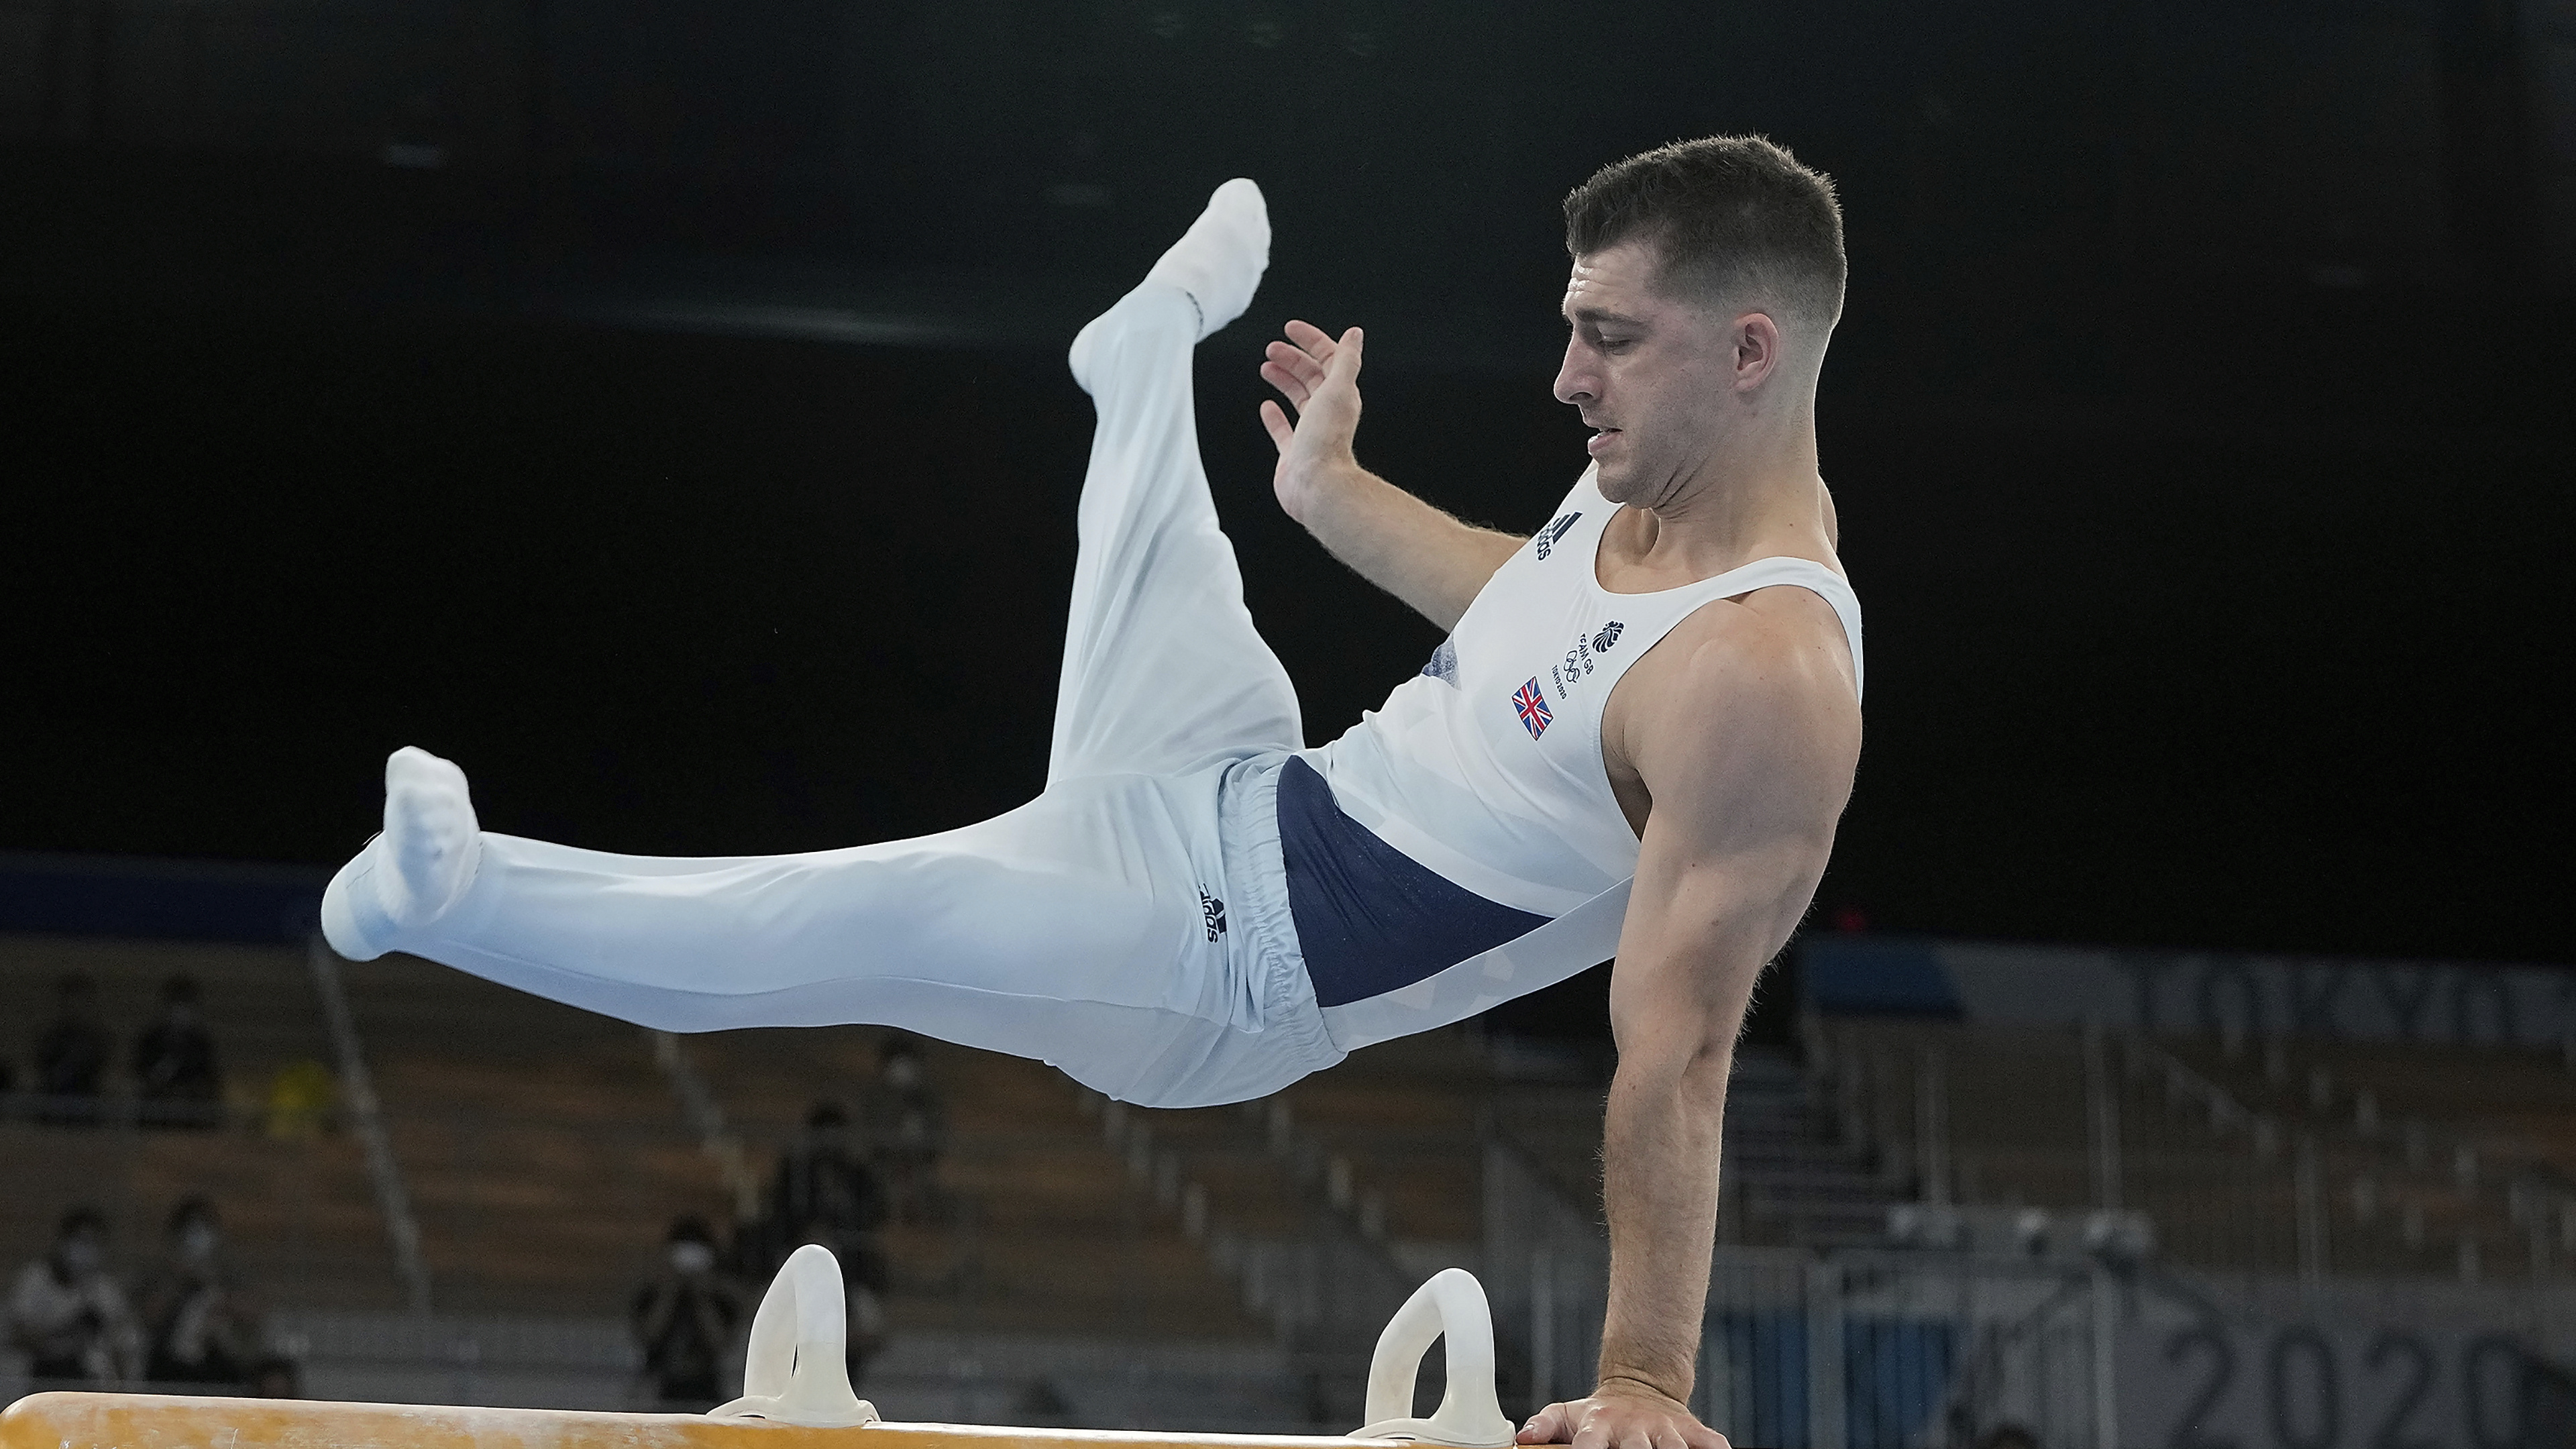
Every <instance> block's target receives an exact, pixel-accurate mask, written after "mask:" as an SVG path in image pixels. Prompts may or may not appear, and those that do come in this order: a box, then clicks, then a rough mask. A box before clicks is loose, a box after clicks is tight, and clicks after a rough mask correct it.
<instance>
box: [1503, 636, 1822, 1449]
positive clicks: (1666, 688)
mask: <svg viewBox="0 0 2576 1449" xmlns="http://www.w3.org/2000/svg"><path fill="white" fill-rule="evenodd" d="M1671 642H1674V643H1680V642H1682V641H1681V640H1679V639H1675V640H1673V641H1671ZM1633 677H1634V676H1633V674H1632V678H1633ZM1637 682H1639V683H1645V682H1646V681H1644V680H1639V681H1637ZM1654 682H1655V683H1656V685H1657V686H1658V688H1657V689H1656V690H1655V691H1654V692H1653V693H1651V694H1647V695H1643V696H1641V697H1640V698H1639V699H1638V700H1637V702H1636V705H1635V707H1634V708H1633V709H1631V710H1629V711H1626V712H1625V713H1626V715H1627V718H1626V720H1625V721H1624V722H1623V724H1622V725H1621V727H1620V728H1619V730H1618V732H1617V735H1616V736H1614V738H1613V740H1612V748H1613V749H1614V750H1617V751H1620V752H1621V753H1623V754H1624V755H1625V756H1626V758H1627V761H1628V763H1629V764H1630V765H1632V766H1633V767H1634V768H1635V770H1636V771H1637V774H1638V776H1639V778H1640V779H1641V780H1642V781H1643V782H1644V784H1645V785H1646V787H1647V789H1648V791H1649V792H1650V793H1651V795H1652V797H1653V802H1654V803H1653V806H1652V808H1651V810H1650V812H1649V813H1648V815H1647V820H1646V827H1645V831H1644V834H1643V837H1642V840H1641V842H1640V846H1639V852H1638V860H1637V879H1636V885H1635V888H1634V890H1633V893H1632V894H1631V896H1630V898H1629V904H1628V915H1627V920H1626V922H1625V924H1624V925H1623V927H1622V929H1621V932H1620V938H1619V956H1618V960H1617V962H1616V964H1615V965H1614V966H1613V967H1612V970H1611V977H1610V1026H1611V1032H1612V1035H1613V1037H1614V1038H1615V1039H1616V1041H1617V1043H1618V1048H1619V1066H1618V1070H1617V1071H1616V1073H1615V1074H1614V1075H1613V1076H1612V1078H1611V1083H1610V1100H1609V1105H1608V1108H1607V1110H1606V1112H1605V1114H1604V1117H1603V1123H1602V1166H1603V1186H1602V1197H1603V1204H1604V1206H1605V1207H1606V1209H1607V1211H1608V1217H1609V1223H1610V1295H1609V1306H1608V1316H1607V1318H1606V1319H1605V1321H1604V1322H1603V1325H1602V1334H1601V1362H1600V1378H1599V1382H1598V1385H1597V1386H1596V1387H1595V1388H1594V1390H1593V1392H1592V1394H1591V1396H1590V1397H1588V1398H1585V1399H1581V1400H1577V1401H1575V1402H1572V1403H1566V1404H1551V1405H1549V1406H1547V1407H1546V1408H1544V1409H1541V1410H1540V1411H1539V1413H1538V1414H1537V1415H1535V1416H1534V1417H1533V1418H1531V1420H1530V1421H1529V1423H1528V1424H1527V1425H1526V1426H1525V1427H1524V1428H1523V1429H1522V1430H1521V1433H1520V1441H1521V1442H1522V1443H1524V1444H1545V1443H1563V1444H1572V1445H1574V1446H1576V1449H1726V1443H1727V1441H1726V1440H1725V1438H1724V1437H1723V1436H1722V1435H1721V1434H1719V1433H1717V1432H1716V1431H1715V1430H1712V1429H1711V1428H1709V1427H1707V1426H1705V1425H1702V1424H1701V1423H1700V1422H1699V1421H1698V1420H1697V1419H1696V1418H1694V1417H1692V1415H1691V1413H1690V1410H1689V1409H1688V1407H1687V1405H1688V1403H1689V1401H1690V1393H1691V1380H1692V1375H1693V1372H1694V1368H1695V1364H1696V1360H1697V1357H1698V1350H1699V1341H1700V1319H1701V1315H1702V1312H1703V1309H1704V1307H1705V1304H1706V1301H1707V1295H1708V1274H1709V1260H1710V1256H1711V1251H1712V1248H1713V1246H1714V1244H1715V1241H1716V1236H1717V1204H1718V1181H1717V1175H1718V1151H1719V1142H1720V1128H1721V1124H1722V1122H1723V1119H1724V1116H1725V1110H1726V1082H1727V1075H1728V1072H1729V1071H1730V1070H1731V1068H1732V1067H1733V1064H1734V1057H1735V1040H1736V1035H1737V1033H1738V1032H1739V1031H1741V1030H1742V1028H1743V1024H1744V1014H1745V1010H1746V1007H1747V1005H1748V1004H1749V1003H1750V1001H1751V999H1752V994H1753V985H1754V981H1755V978H1756V977H1758V976H1759V975H1760V974H1761V970H1762V967H1763V964H1764V963H1765V962H1767V961H1768V960H1770V958H1771V957H1772V956H1773V955H1775V954H1776V953H1777V952H1778V951H1779V950H1780V948H1781V947H1782V946H1783V945H1784V944H1785V943H1786V942H1787V940H1788V937H1789V933H1790V932H1791V931H1792V930H1793V929H1795V928H1796V926H1797V923H1798V919H1799V917H1800V916H1802V915H1804V914H1805V912H1806V909H1807V905H1808V902H1809V901H1810V900H1812V899H1813V898H1814V895H1815V890H1816V884H1817V882H1818V881H1819V880H1820V879H1821V878H1822V877H1823V874H1824V868H1825V859H1826V856H1827V854H1828V853H1829V852H1830V851H1831V849H1832V846H1833V833H1834V824H1835V821H1836V819H1837V818H1838V817H1839V816H1840V815H1841V813H1842V807H1843V803H1844V801H1845V800H1846V799H1847V798H1848V797H1849V794H1850V791H1851V779H1852V770H1853V766H1854V764H1855V762H1856V760H1857V757H1858V754H1859V733H1860V714H1859V708H1858V706H1857V704H1856V703H1854V702H1853V701H1852V696H1851V686H1850V684H1849V683H1848V680H1847V678H1845V677H1844V676H1842V675H1841V674H1840V673H1839V672H1838V671H1836V670H1833V669H1831V668H1821V667H1817V666H1815V665H1814V664H1813V663H1812V662H1811V659H1810V658H1807V657H1802V656H1801V655H1800V654H1799V653H1798V652H1797V651H1795V650H1793V649H1792V648H1790V647H1788V646H1786V645H1784V644H1781V643H1779V642H1777V641H1776V640H1774V639H1772V638H1770V637H1769V636H1767V635H1766V634H1765V632H1764V631H1762V630H1761V629H1759V628H1758V627H1756V628H1755V629H1752V630H1750V631H1740V632H1739V634H1738V635H1737V637H1726V638H1718V639H1714V640H1709V641H1707V642H1703V643H1701V644H1699V645H1698V646H1697V647H1696V648H1694V649H1693V650H1692V651H1691V653H1690V654H1689V656H1688V657H1687V658H1685V659H1683V660H1678V661H1674V665H1673V667H1670V668H1666V669H1660V670H1658V671H1657V673H1656V677H1655V681H1654ZM1623 744H1624V745H1625V746H1626V747H1625V748H1624V749H1623V748H1622V746H1623Z"/></svg>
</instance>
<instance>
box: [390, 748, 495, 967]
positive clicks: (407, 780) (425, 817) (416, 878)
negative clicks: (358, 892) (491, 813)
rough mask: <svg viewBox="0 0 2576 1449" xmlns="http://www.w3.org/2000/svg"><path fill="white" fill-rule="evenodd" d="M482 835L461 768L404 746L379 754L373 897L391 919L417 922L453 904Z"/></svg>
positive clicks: (478, 853)
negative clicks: (380, 794)
mask: <svg viewBox="0 0 2576 1449" xmlns="http://www.w3.org/2000/svg"><path fill="white" fill-rule="evenodd" d="M482 837H483V832H482V830H481V828H480V827H479V826H478V825H477V824H476V822H475V819H474V800H473V797H472V796H471V795H470V794H468V793H467V791H466V788H465V772H464V771H463V770H460V769H458V768H456V766H455V765H453V764H451V763H450V762H448V761H446V760H442V759H440V758H439V757H438V756H436V755H433V754H431V753H430V752H429V751H427V750H424V749H420V748H417V747H416V746H412V745H405V746H403V747H402V748H401V749H399V750H396V751H394V752H393V753H392V754H391V755H389V756H387V757H386V759H385V833H384V835H383V836H382V837H381V838H380V839H379V840H378V841H377V842H376V848H377V849H378V851H380V852H381V853H382V859H383V864H382V865H381V866H380V867H379V868H378V870H377V872H376V898H377V899H378V900H379V901H381V902H382V903H383V905H384V908H385V914H386V915H387V916H389V917H391V918H392V919H393V922H394V924H396V925H398V926H402V927H404V928H405V929H410V928H412V927H416V926H425V925H427V924H429V923H430V922H431V921H432V920H434V919H436V918H437V917H438V915H439V913H441V912H443V911H445V910H446V909H447V908H448V907H449V906H452V905H454V904H456V902H457V900H458V898H459V897H461V896H463V895H464V894H465V888H466V887H467V886H469V885H471V884H473V883H474V867H475V865H476V863H477V862H478V861H480V860H481V859H482V855H483V848H482V847H483V838H482Z"/></svg>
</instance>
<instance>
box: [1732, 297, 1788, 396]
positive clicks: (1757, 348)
mask: <svg viewBox="0 0 2576 1449" xmlns="http://www.w3.org/2000/svg"><path fill="white" fill-rule="evenodd" d="M1725 346H1726V349H1727V355H1728V358H1729V364H1728V366H1729V385H1730V387H1731V388H1732V389H1733V390H1734V391H1736V392H1738V393H1747V392H1751V391H1753V390H1754V389H1756V388H1758V387H1760V386H1762V385H1763V384H1764V383H1766V382H1769V381H1770V380H1771V379H1772V378H1774V377H1776V376H1778V375H1779V374H1780V372H1781V337H1780V324H1779V323H1777V322H1774V321H1772V320H1771V314H1770V313H1768V312H1740V313H1738V314H1736V316H1735V319H1734V320H1733V321H1731V322H1729V323H1727V325H1726V339H1725Z"/></svg>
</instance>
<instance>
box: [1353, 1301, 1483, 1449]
mask: <svg viewBox="0 0 2576 1449" xmlns="http://www.w3.org/2000/svg"><path fill="white" fill-rule="evenodd" d="M1439 1338H1445V1339H1447V1340H1448V1357H1449V1386H1448V1388H1447V1390H1446V1391H1444V1392H1443V1393H1442V1394H1441V1396H1440V1407H1439V1409H1438V1410H1436V1411H1435V1412H1434V1413H1433V1414H1432V1415H1431V1417H1430V1418H1428V1419H1416V1418H1413V1417H1411V1415H1412V1413H1413V1384H1414V1380H1415V1378H1416V1377H1417V1376H1418V1375H1419V1374H1420V1373H1421V1370H1422V1356H1423V1355H1424V1354H1425V1353H1428V1352H1430V1351H1431V1343H1432V1340H1434V1339H1439ZM1366 1412H1367V1414H1368V1419H1369V1422H1368V1423H1367V1424H1366V1425H1364V1426H1363V1427H1361V1428H1358V1429H1355V1430H1353V1431H1352V1432H1351V1437H1352V1438H1354V1439H1410V1440H1413V1441H1415V1442H1416V1443H1422V1444H1455V1445H1460V1446H1465V1449H1501V1446H1503V1445H1506V1444H1509V1443H1511V1442H1513V1440H1514V1439H1515V1438H1516V1437H1517V1436H1516V1434H1515V1432H1514V1430H1513V1427H1512V1421H1511V1420H1509V1419H1506V1418H1504V1417H1503V1406H1502V1405H1501V1404H1500V1403H1499V1402H1497V1401H1496V1400H1495V1398H1494V1315H1493V1310H1492V1309H1490V1308H1488V1307H1487V1306H1486V1304H1485V1287H1484V1285H1483V1284H1481V1283H1479V1282H1477V1281H1476V1275H1475V1274H1473V1273H1470V1272H1468V1271H1467V1270H1466V1269H1464V1268H1443V1269H1441V1270H1440V1271H1439V1272H1437V1273H1434V1274H1432V1275H1431V1278H1430V1281H1428V1282H1426V1283H1424V1284H1423V1285H1422V1286H1421V1287H1419V1288H1416V1289H1414V1290H1413V1296H1412V1297H1410V1298H1408V1299H1406V1300H1404V1306H1403V1307H1402V1308H1399V1309H1397V1310H1395V1316H1394V1317H1393V1318H1390V1319H1388V1320H1387V1321H1386V1331H1385V1332H1383V1333H1381V1334H1379V1335H1378V1336H1377V1353H1376V1354H1375V1356H1373V1357H1372V1358H1370V1360H1369V1377H1368V1408H1367V1410H1366Z"/></svg>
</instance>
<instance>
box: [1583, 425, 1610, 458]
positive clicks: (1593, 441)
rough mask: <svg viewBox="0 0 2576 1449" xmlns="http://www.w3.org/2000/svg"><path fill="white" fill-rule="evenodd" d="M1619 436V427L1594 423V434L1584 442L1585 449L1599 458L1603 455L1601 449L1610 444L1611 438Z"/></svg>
mask: <svg viewBox="0 0 2576 1449" xmlns="http://www.w3.org/2000/svg"><path fill="white" fill-rule="evenodd" d="M1617 436H1619V429H1617V428H1608V427H1603V426H1601V425H1599V424H1597V423H1596V424H1593V425H1592V436H1591V438H1590V439H1589V440H1587V441H1586V442H1585V443H1584V445H1583V451H1585V452H1587V453H1590V454H1591V455H1593V456H1594V457H1596V458H1597V457H1599V456H1601V450H1602V449H1603V448H1604V447H1607V446H1608V445H1609V442H1610V440H1611V439H1612V438H1615V437H1617Z"/></svg>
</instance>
